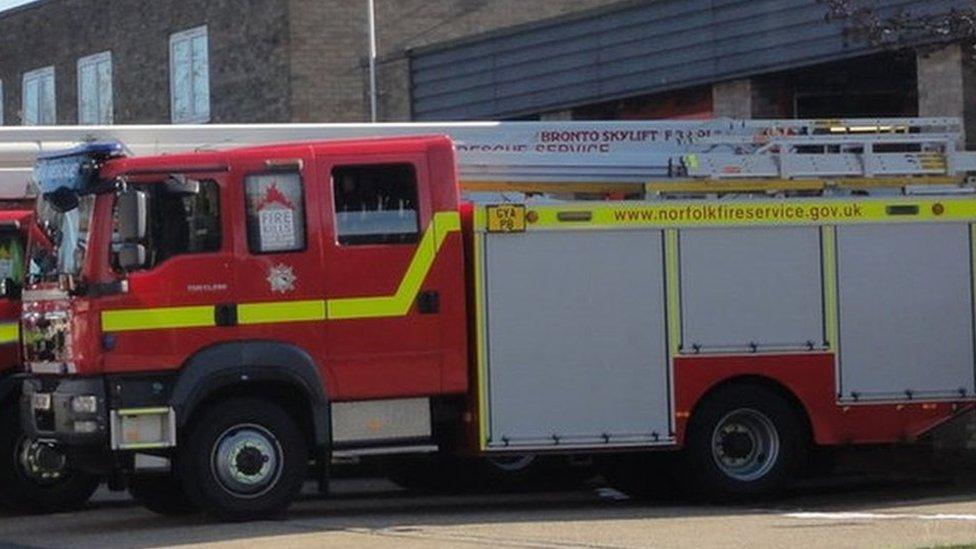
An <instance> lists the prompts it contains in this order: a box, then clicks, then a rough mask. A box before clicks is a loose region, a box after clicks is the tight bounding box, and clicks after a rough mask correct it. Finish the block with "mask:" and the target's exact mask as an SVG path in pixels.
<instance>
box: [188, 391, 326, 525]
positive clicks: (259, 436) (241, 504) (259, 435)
mask: <svg viewBox="0 0 976 549" xmlns="http://www.w3.org/2000/svg"><path fill="white" fill-rule="evenodd" d="M193 425H195V427H194V428H193V429H192V430H191V431H190V433H189V435H188V436H187V438H186V442H185V443H184V444H183V446H182V447H181V449H180V452H179V455H178V456H177V460H176V461H177V474H178V475H179V476H180V478H181V480H182V485H183V489H184V491H185V493H186V495H187V497H189V499H190V501H191V502H192V503H193V504H194V505H197V506H198V507H200V508H201V509H203V510H204V511H206V512H208V513H211V514H213V515H214V516H216V517H218V518H220V519H222V520H231V521H242V520H254V519H267V518H273V517H277V516H278V515H280V514H281V513H283V512H284V511H285V509H286V508H287V507H288V506H289V505H290V504H291V502H292V501H293V500H294V499H295V497H296V496H297V495H298V493H299V492H300V491H301V489H302V484H303V483H304V482H305V479H306V476H307V475H306V473H307V471H308V459H309V451H308V447H307V445H306V443H305V437H304V436H303V435H302V432H301V430H300V429H299V428H298V425H297V424H296V422H295V420H294V419H293V418H292V417H291V416H289V415H288V413H287V412H285V410H284V409H282V408H281V406H278V405H277V404H275V403H273V402H270V401H267V400H261V399H257V398H231V399H228V400H223V401H220V402H217V403H214V404H213V405H211V406H209V407H208V408H207V409H205V410H204V411H202V412H201V415H200V416H199V417H196V418H194V420H193Z"/></svg>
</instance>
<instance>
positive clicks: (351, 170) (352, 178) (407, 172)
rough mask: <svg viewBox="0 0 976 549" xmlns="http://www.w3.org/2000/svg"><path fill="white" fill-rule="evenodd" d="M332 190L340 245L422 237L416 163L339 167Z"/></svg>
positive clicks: (406, 241)
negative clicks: (414, 164)
mask: <svg viewBox="0 0 976 549" xmlns="http://www.w3.org/2000/svg"><path fill="white" fill-rule="evenodd" d="M332 192H333V197H334V207H335V223H336V240H337V241H338V243H339V244H340V245H342V246H357V245H368V244H409V243H415V242H417V241H418V240H419V238H420V215H419V212H420V207H419V204H418V199H417V174H416V171H415V169H414V167H413V165H412V164H405V163H404V164H376V165H363V166H335V167H333V168H332Z"/></svg>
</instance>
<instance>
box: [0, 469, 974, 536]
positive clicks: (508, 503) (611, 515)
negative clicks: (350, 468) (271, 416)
mask: <svg viewBox="0 0 976 549" xmlns="http://www.w3.org/2000/svg"><path fill="white" fill-rule="evenodd" d="M860 459H861V464H860V465H857V466H855V467H847V469H846V470H845V469H844V468H843V467H841V468H840V470H839V471H838V472H837V473H836V474H834V475H830V476H817V477H812V478H807V479H803V480H801V481H799V482H798V483H797V484H796V486H795V487H794V488H793V489H792V490H791V491H790V492H789V493H788V494H787V495H786V496H785V497H784V498H782V499H777V500H773V501H768V500H767V501H759V502H742V503H734V504H732V503H728V502H702V501H692V500H682V499H670V500H662V501H635V500H631V499H625V498H623V497H621V494H619V493H618V492H615V491H614V490H610V489H607V488H606V487H605V486H604V485H603V484H601V483H600V482H599V480H597V481H594V482H592V483H591V485H590V486H589V487H587V488H586V489H574V490H566V491H544V492H530V493H507V494H506V493H502V494H468V495H427V494H415V493H411V492H407V491H405V490H400V489H398V488H396V487H395V486H394V485H392V484H391V483H389V482H386V481H384V480H377V479H343V480H338V481H336V482H335V483H334V486H333V493H331V494H327V495H319V494H316V493H314V492H313V491H312V488H313V487H312V486H311V484H310V485H309V490H307V491H306V492H305V493H304V494H303V496H302V497H301V498H300V500H299V501H297V502H296V503H295V504H294V505H293V506H292V508H291V509H290V510H289V511H288V513H287V514H286V515H285V516H284V517H282V518H279V519H275V520H266V521H256V522H250V523H243V524H221V523H215V522H213V521H212V520H210V519H209V518H207V517H205V516H189V517H162V516H158V515H155V514H153V513H151V512H149V511H146V510H144V509H142V508H141V507H138V506H137V505H136V504H135V503H134V502H132V501H131V500H129V499H127V498H125V497H123V496H115V495H113V496H109V497H106V496H105V495H104V493H103V494H100V497H97V498H96V499H95V500H94V501H93V502H92V503H90V504H89V506H88V507H87V508H86V509H85V510H83V511H79V512H75V513H64V514H59V515H51V516H47V517H41V516H15V515H3V516H0V542H4V543H12V544H16V545H20V546H35V545H37V546H46V547H68V546H70V547H87V546H92V547H94V546H98V547H122V546H125V547H159V546H166V545H181V544H190V543H216V542H229V541H236V540H245V539H246V540H249V541H254V540H257V539H260V540H262V541H263V542H269V543H274V541H273V540H274V538H277V537H279V536H294V535H299V536H301V535H316V534H321V535H324V536H326V538H327V537H328V536H329V535H340V536H341V535H356V534H358V535H362V534H371V535H380V536H392V537H398V536H408V537H409V536H411V535H413V534H414V533H416V532H419V531H421V530H422V529H425V528H439V527H454V528H455V530H456V529H457V527H461V528H464V527H467V526H475V525H492V524H504V523H511V524H518V523H533V522H540V523H541V522H546V523H553V524H558V523H560V522H564V523H565V522H577V523H587V522H594V523H596V522H598V521H608V520H611V521H612V520H635V519H640V520H643V521H651V522H652V523H654V522H656V521H667V520H669V519H675V518H681V519H689V518H696V517H722V518H723V519H724V518H726V517H727V518H734V517H742V516H748V515H759V514H771V513H786V512H792V511H797V510H803V511H828V510H829V511H856V510H858V509H863V508H865V507H866V506H870V508H871V509H873V510H874V511H876V512H877V511H879V510H881V512H884V510H892V511H893V510H896V509H898V508H899V507H903V506H906V505H911V504H918V503H919V502H920V501H925V502H929V503H932V502H946V503H949V502H959V501H972V502H974V503H976V469H974V468H972V467H969V468H967V467H957V468H956V469H954V470H953V471H951V472H950V473H945V472H941V473H940V472H931V471H926V472H925V474H919V469H918V466H917V464H915V465H914V466H913V465H911V460H908V462H907V466H908V467H909V468H911V467H914V469H912V470H908V471H899V470H896V471H891V470H890V469H891V465H892V463H893V461H894V459H893V455H888V454H887V453H885V452H881V453H875V454H869V455H867V456H861V457H860ZM865 464H867V467H865ZM872 465H875V466H878V467H875V469H882V468H883V469H884V471H883V472H878V471H872V470H871V466H872ZM40 533H43V535H41V534H40ZM317 539H318V538H316V540H317ZM324 539H325V538H324ZM324 539H323V542H324Z"/></svg>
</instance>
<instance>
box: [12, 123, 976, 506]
mask: <svg viewBox="0 0 976 549" xmlns="http://www.w3.org/2000/svg"><path fill="white" fill-rule="evenodd" d="M870 132H871V135H870V136H869V137H863V136H861V135H859V134H860V133H863V132H859V131H858V129H857V128H856V127H846V128H845V129H844V132H842V133H841V134H839V135H834V134H831V133H830V132H827V133H826V134H824V135H807V136H791V137H789V138H783V139H770V140H769V142H768V143H766V144H765V145H764V146H763V147H762V148H761V150H759V151H757V152H751V153H748V154H743V153H742V151H741V150H739V149H736V150H732V151H717V152H706V153H701V154H693V155H676V156H675V158H673V159H671V160H669V161H668V165H669V166H670V167H673V169H669V173H671V174H672V175H673V176H674V177H675V178H674V179H672V180H668V181H663V182H659V183H652V184H649V185H648V186H647V187H646V190H647V191H648V193H649V194H650V196H649V197H648V199H645V200H639V201H627V202H606V201H599V202H581V201H566V202H560V201H552V203H549V202H547V201H539V202H531V201H530V202H523V203H505V202H495V203H489V204H483V203H477V204H472V203H467V202H461V200H460V197H459V182H458V175H457V173H458V172H457V165H456V159H455V151H454V147H453V145H452V142H451V141H450V140H449V139H448V138H446V137H395V138H383V139H360V140H344V141H332V142H328V141H325V142H302V143H293V144H283V145H274V146H261V147H250V148H241V149H234V150H227V151H202V152H194V153H178V154H170V155H164V156H150V157H137V158H127V157H124V156H122V154H121V152H122V149H121V147H120V146H117V145H112V144H90V145H86V146H84V147H82V148H79V149H75V150H72V151H67V152H64V153H59V154H51V155H46V156H43V157H41V158H40V159H39V161H38V164H37V167H36V169H35V179H36V183H37V185H38V187H39V194H40V196H41V198H40V199H39V206H38V214H37V215H38V221H39V227H40V228H41V229H42V230H43V231H44V232H45V234H46V238H45V239H37V241H38V243H37V244H34V243H32V245H31V251H30V258H31V263H30V275H29V280H28V283H27V286H26V288H25V292H24V298H23V303H24V305H23V316H22V330H23V339H24V352H25V362H26V365H27V368H28V369H29V371H30V372H31V374H30V376H29V377H28V379H27V380H26V381H25V383H24V387H23V391H24V399H23V403H24V421H25V428H26V429H27V431H28V432H29V433H30V434H31V436H33V437H36V438H37V439H40V440H50V441H54V442H57V443H58V444H62V445H64V446H65V447H66V448H67V449H68V451H69V453H70V455H71V457H72V459H73V460H74V461H73V463H74V464H75V465H76V466H78V467H80V468H82V469H84V470H88V471H92V472H99V473H103V474H109V475H113V474H114V475H116V476H117V475H118V474H125V475H127V480H128V482H129V484H130V490H132V492H133V494H134V495H135V496H136V497H137V498H138V499H140V500H141V501H143V502H144V503H146V504H147V505H148V506H149V507H150V508H153V509H155V510H158V511H161V512H181V511H186V510H191V509H196V508H202V509H204V510H207V511H210V512H212V513H215V514H216V515H218V516H221V517H224V518H230V519H249V518H257V517H265V516H268V515H269V514H274V513H277V512H280V511H282V510H283V509H284V508H285V507H287V505H288V504H289V503H290V502H291V500H292V499H293V498H294V497H295V496H296V494H297V492H298V490H299V489H300V487H301V485H302V482H303V481H304V480H305V479H306V478H307V476H308V474H309V464H312V466H313V467H314V468H315V470H316V473H317V475H318V476H320V478H325V476H326V474H327V467H326V465H327V464H328V463H329V461H330V458H331V456H332V455H333V454H336V453H339V452H359V453H360V454H379V453H384V454H404V455H411V456H415V455H417V454H420V453H425V452H427V453H429V454H428V455H441V456H443V455H490V456H507V455H522V454H527V453H565V454H575V455H580V454H594V453H601V454H614V453H631V454H632V455H646V452H645V451H650V450H658V451H666V450H671V451H679V450H680V451H682V452H683V454H682V455H683V457H684V459H683V460H682V462H683V464H684V465H685V466H686V470H685V473H684V474H685V478H687V479H688V480H689V481H690V482H691V483H692V484H694V485H695V486H696V487H697V488H699V489H701V490H703V491H709V492H712V493H719V494H729V495H761V494H770V493H775V492H777V491H779V490H781V489H782V488H783V487H784V486H785V484H786V483H787V482H788V481H789V479H790V477H791V475H792V474H793V473H794V472H795V471H796V469H797V467H798V466H799V465H800V464H801V463H802V461H803V459H804V455H805V454H806V451H807V449H808V448H809V447H810V446H811V445H812V444H820V445H836V444H842V443H871V442H894V441H902V440H912V439H915V438H917V437H918V436H920V435H922V434H924V433H927V432H929V431H931V430H932V429H933V428H935V427H937V426H938V425H940V424H942V423H944V422H946V421H947V420H949V419H951V418H953V417H956V416H957V415H959V414H961V413H962V412H963V411H966V410H969V409H970V408H971V407H972V406H973V403H974V397H976V387H974V348H973V345H974V336H973V333H974V322H973V316H974V306H973V295H974V279H973V266H974V253H973V239H972V235H973V228H972V227H973V223H974V222H976V199H974V198H973V196H972V188H971V186H969V185H968V183H967V181H966V180H965V176H966V174H967V173H969V172H970V171H973V170H974V167H976V163H974V162H973V159H972V157H971V156H969V155H966V154H965V153H957V152H955V150H954V137H946V136H944V135H940V136H918V135H908V134H905V133H902V132H899V131H896V130H891V129H885V128H880V127H878V126H874V127H873V128H872V129H871V130H870ZM839 133H840V132H839ZM879 133H880V134H881V135H877V134H879ZM878 143H883V144H884V147H877V148H876V149H875V147H876V145H877V144H878ZM740 149H741V148H740ZM32 242H33V241H32ZM41 242H46V243H47V244H41ZM151 458H157V459H156V461H157V462H158V463H160V464H162V467H161V468H159V469H151V468H148V465H149V464H150V462H152V461H153V460H152V459H151ZM159 458H162V460H161V461H159ZM618 472H619V471H618ZM617 478H618V480H620V481H621V482H622V483H623V485H622V487H623V488H625V489H631V490H633V491H635V492H636V491H641V490H644V489H645V488H647V486H644V485H640V484H628V482H630V483H638V482H646V479H647V478H648V476H647V475H631V476H629V477H628V475H626V474H618V475H617ZM640 479H644V480H640Z"/></svg>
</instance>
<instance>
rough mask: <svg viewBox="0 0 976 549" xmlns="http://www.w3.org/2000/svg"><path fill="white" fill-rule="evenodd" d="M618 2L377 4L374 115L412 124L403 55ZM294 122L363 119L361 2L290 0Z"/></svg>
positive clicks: (401, 0) (380, 0)
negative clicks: (376, 112)
mask: <svg viewBox="0 0 976 549" xmlns="http://www.w3.org/2000/svg"><path fill="white" fill-rule="evenodd" d="M617 1H619V0H545V1H526V0H437V1H430V0H376V33H377V52H378V57H379V59H380V63H379V65H378V70H377V74H378V83H379V89H380V101H379V114H380V119H381V120H388V121H389V120H408V119H409V117H410V76H409V70H408V66H407V59H406V55H405V52H406V50H407V49H410V48H416V47H420V46H426V45H429V44H434V43H438V42H443V41H447V40H453V39H456V38H461V37H464V36H468V35H471V34H476V33H480V32H485V31H491V30H495V29H498V28H503V27H509V26H513V25H518V24H522V23H527V22H530V21H537V20H540V19H546V18H550V17H557V16H560V15H565V14H568V13H573V12H578V11H581V10H585V9H589V8H594V7H598V6H603V5H607V4H612V3H615V2H617ZM289 3H290V5H291V11H292V14H293V20H292V42H293V44H294V48H293V50H292V68H293V73H292V83H293V89H292V102H293V108H294V110H293V120H294V121H296V122H306V121H308V122H311V121H329V120H334V121H348V122H357V121H364V120H368V117H369V102H368V101H369V97H368V73H367V71H366V67H365V65H364V64H365V61H366V56H367V35H366V2H365V0H363V1H361V2H354V1H346V0H330V1H321V0H289Z"/></svg>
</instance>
